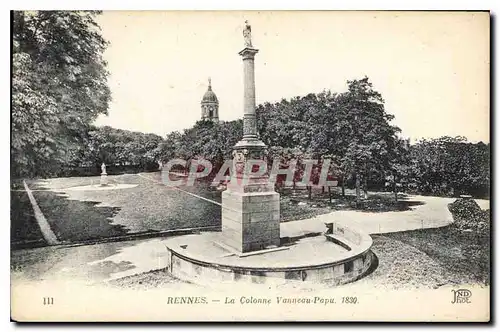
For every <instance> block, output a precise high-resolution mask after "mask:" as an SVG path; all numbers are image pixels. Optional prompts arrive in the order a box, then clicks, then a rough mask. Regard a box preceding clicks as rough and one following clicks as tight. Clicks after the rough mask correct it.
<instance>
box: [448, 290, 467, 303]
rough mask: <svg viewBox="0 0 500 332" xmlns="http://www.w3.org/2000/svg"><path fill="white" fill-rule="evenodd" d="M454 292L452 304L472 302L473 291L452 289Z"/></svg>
mask: <svg viewBox="0 0 500 332" xmlns="http://www.w3.org/2000/svg"><path fill="white" fill-rule="evenodd" d="M451 292H452V293H453V301H451V303H452V304H455V303H470V297H471V296H472V292H471V291H470V290H468V289H457V290H452V291H451Z"/></svg>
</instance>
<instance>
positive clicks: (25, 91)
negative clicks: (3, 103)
mask: <svg viewBox="0 0 500 332" xmlns="http://www.w3.org/2000/svg"><path fill="white" fill-rule="evenodd" d="M97 14H99V12H94V11H86V12H77V11H33V12H24V11H16V12H13V48H12V49H13V55H12V57H13V68H12V127H13V130H12V147H11V155H12V174H13V176H42V175H50V174H54V173H56V172H57V170H58V168H59V167H60V166H61V165H65V164H67V163H71V162H73V160H72V159H73V158H76V157H77V156H79V155H81V153H82V151H79V150H81V148H82V147H83V145H84V141H85V136H86V133H87V132H88V130H89V128H90V125H91V123H92V122H93V121H94V120H95V119H96V118H97V116H98V115H99V114H107V109H108V103H109V100H110V91H109V88H108V86H107V76H108V72H107V71H106V62H105V61H104V60H103V58H102V54H103V52H104V50H105V48H106V46H107V43H106V41H105V40H104V39H103V38H102V37H101V35H100V31H99V26H98V25H97V23H96V22H95V20H94V18H95V16H96V15H97Z"/></svg>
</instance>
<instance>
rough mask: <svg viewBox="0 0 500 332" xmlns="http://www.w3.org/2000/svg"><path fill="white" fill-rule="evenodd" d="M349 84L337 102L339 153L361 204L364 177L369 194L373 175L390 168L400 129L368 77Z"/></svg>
mask: <svg viewBox="0 0 500 332" xmlns="http://www.w3.org/2000/svg"><path fill="white" fill-rule="evenodd" d="M347 83H348V88H349V89H348V91H347V92H346V93H344V94H342V95H341V96H339V99H338V101H337V103H338V111H337V124H336V133H337V135H338V137H339V138H340V139H339V140H338V143H337V144H338V149H337V150H338V151H337V153H338V155H339V156H341V158H342V162H341V167H342V169H343V170H344V172H345V173H348V174H353V176H354V179H355V181H356V200H357V201H359V199H360V195H361V192H360V187H361V178H363V180H364V190H365V195H366V192H367V189H368V188H367V182H368V177H369V176H370V174H374V173H383V172H384V170H385V169H387V168H388V167H389V161H390V156H391V153H390V152H391V151H393V150H394V149H395V144H396V143H395V141H396V133H398V132H399V131H400V129H399V128H397V127H395V126H391V125H390V124H389V122H390V121H391V120H392V119H393V118H394V116H393V115H390V114H388V113H386V112H385V109H384V99H383V98H382V95H381V94H380V93H379V92H377V91H375V90H374V89H373V85H372V83H370V82H369V79H368V77H364V78H363V79H361V80H353V81H348V82H347Z"/></svg>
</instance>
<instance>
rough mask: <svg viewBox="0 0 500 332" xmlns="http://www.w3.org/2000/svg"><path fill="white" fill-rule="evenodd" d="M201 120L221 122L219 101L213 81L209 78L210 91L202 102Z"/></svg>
mask: <svg viewBox="0 0 500 332" xmlns="http://www.w3.org/2000/svg"><path fill="white" fill-rule="evenodd" d="M201 119H202V120H210V121H214V122H218V121H219V101H218V100H217V96H216V95H215V93H214V92H213V91H212V80H211V79H210V78H208V90H207V92H205V95H203V99H202V100H201Z"/></svg>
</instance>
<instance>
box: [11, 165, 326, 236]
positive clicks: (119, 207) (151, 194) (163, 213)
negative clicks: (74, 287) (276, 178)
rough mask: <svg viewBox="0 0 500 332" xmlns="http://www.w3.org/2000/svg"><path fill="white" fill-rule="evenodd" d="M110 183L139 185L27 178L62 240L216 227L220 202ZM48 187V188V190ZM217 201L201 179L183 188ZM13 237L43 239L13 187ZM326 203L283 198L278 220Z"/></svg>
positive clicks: (151, 185) (145, 185)
mask: <svg viewBox="0 0 500 332" xmlns="http://www.w3.org/2000/svg"><path fill="white" fill-rule="evenodd" d="M146 176H147V177H148V178H151V179H153V180H155V181H161V179H160V174H159V173H148V174H146ZM108 178H109V180H110V182H111V183H113V182H116V183H128V184H137V187H134V188H129V189H123V190H107V191H92V190H88V191H65V189H66V188H70V187H75V186H83V185H90V184H97V183H99V177H72V178H57V179H49V180H47V182H48V184H47V182H46V183H44V182H41V181H38V182H36V181H35V182H30V183H29V187H30V188H31V189H32V190H34V191H33V195H34V196H35V199H36V200H37V202H38V205H39V206H40V209H41V210H42V212H43V213H44V215H45V217H46V219H47V221H48V223H49V224H50V226H51V229H52V231H53V232H54V234H55V235H56V236H57V238H58V239H59V240H60V241H65V242H73V243H79V242H82V241H87V240H97V239H103V238H109V237H116V236H124V235H130V234H144V233H154V232H161V231H165V230H176V229H184V228H197V227H205V226H220V220H221V209H220V206H218V205H216V204H214V203H211V202H207V201H204V200H201V199H199V198H196V197H193V196H191V195H188V194H186V193H183V192H180V191H177V190H174V189H171V188H168V187H166V186H164V185H161V184H158V183H155V182H152V181H149V180H147V179H145V178H142V177H139V176H137V175H121V176H108ZM47 189H50V190H47ZM182 189H183V190H186V191H188V192H191V193H194V194H197V195H200V196H202V197H205V198H208V199H210V200H213V201H215V202H220V201H221V192H220V191H216V190H211V189H210V188H209V187H207V186H204V185H203V184H202V183H201V184H198V185H197V186H193V187H187V188H182ZM12 193H13V200H12V204H11V206H12V217H11V223H12V233H11V234H12V235H11V238H12V239H13V241H16V242H18V241H22V242H23V243H26V244H27V245H29V243H33V241H34V240H38V241H40V240H42V242H37V243H38V244H40V243H41V244H42V245H43V244H44V243H43V238H42V236H41V234H40V231H39V229H38V225H37V224H36V220H35V219H34V217H33V215H32V210H33V209H32V207H31V205H30V202H29V200H28V199H27V195H26V193H25V192H22V191H13V192H12ZM327 212H329V209H327V208H317V207H312V206H309V205H306V206H299V205H296V204H290V200H289V199H288V198H286V197H283V199H282V202H281V219H282V221H289V220H292V219H293V220H297V219H306V218H311V217H313V216H316V215H318V214H322V213H327Z"/></svg>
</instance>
